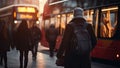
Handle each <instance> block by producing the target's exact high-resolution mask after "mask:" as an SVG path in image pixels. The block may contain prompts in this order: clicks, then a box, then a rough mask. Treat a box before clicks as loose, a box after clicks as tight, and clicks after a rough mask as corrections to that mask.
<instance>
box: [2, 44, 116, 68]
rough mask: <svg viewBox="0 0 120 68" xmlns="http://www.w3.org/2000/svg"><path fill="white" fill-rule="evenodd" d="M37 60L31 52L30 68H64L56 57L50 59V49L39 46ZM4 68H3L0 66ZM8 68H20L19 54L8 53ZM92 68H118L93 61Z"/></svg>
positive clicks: (14, 51)
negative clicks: (58, 63)
mask: <svg viewBox="0 0 120 68" xmlns="http://www.w3.org/2000/svg"><path fill="white" fill-rule="evenodd" d="M37 54H38V55H37V59H36V60H33V59H32V54H31V51H30V52H29V61H28V68H63V67H60V66H56V64H55V61H56V57H55V56H54V57H52V58H51V57H49V49H48V48H45V47H43V46H40V45H39V48H38V53H37ZM0 68H3V66H0ZM8 68H19V52H18V51H17V50H11V51H10V52H8ZM92 68H118V67H115V66H112V65H107V64H102V63H98V62H93V61H92Z"/></svg>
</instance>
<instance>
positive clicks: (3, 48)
mask: <svg viewBox="0 0 120 68" xmlns="http://www.w3.org/2000/svg"><path fill="white" fill-rule="evenodd" d="M9 50H10V46H9V43H8V30H7V26H6V23H5V21H3V20H0V63H1V65H2V64H3V63H2V62H3V60H4V64H5V65H4V68H7V51H9Z"/></svg>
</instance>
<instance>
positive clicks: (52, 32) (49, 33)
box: [46, 24, 58, 57]
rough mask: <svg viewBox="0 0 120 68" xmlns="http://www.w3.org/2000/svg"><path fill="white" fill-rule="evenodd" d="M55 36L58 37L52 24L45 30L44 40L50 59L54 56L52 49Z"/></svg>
mask: <svg viewBox="0 0 120 68" xmlns="http://www.w3.org/2000/svg"><path fill="white" fill-rule="evenodd" d="M57 36H58V31H57V29H56V28H55V26H54V25H53V24H52V25H50V28H49V29H48V30H46V39H47V41H48V43H49V49H50V57H53V56H54V48H55V45H56V39H57Z"/></svg>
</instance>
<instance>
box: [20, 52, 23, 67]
mask: <svg viewBox="0 0 120 68" xmlns="http://www.w3.org/2000/svg"><path fill="white" fill-rule="evenodd" d="M19 61H20V68H23V51H20V57H19Z"/></svg>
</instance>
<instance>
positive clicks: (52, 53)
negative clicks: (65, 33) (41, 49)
mask: <svg viewBox="0 0 120 68" xmlns="http://www.w3.org/2000/svg"><path fill="white" fill-rule="evenodd" d="M54 48H55V42H50V57H53V56H54Z"/></svg>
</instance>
